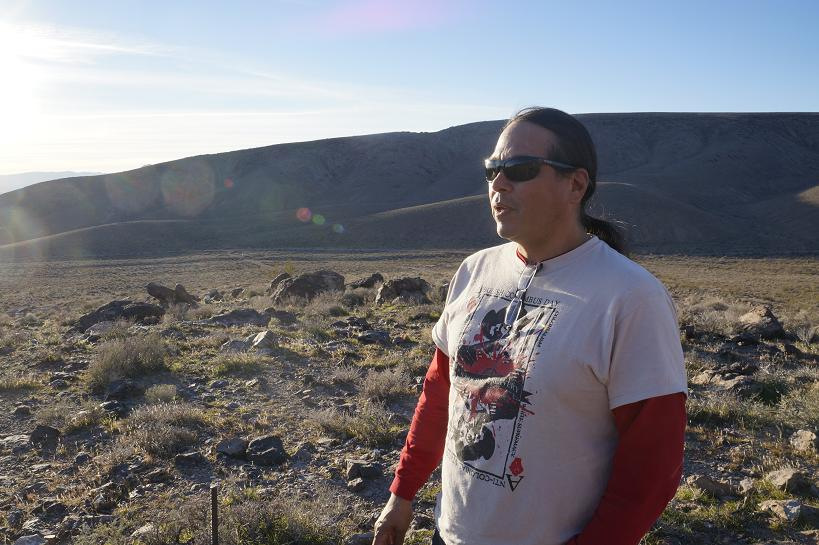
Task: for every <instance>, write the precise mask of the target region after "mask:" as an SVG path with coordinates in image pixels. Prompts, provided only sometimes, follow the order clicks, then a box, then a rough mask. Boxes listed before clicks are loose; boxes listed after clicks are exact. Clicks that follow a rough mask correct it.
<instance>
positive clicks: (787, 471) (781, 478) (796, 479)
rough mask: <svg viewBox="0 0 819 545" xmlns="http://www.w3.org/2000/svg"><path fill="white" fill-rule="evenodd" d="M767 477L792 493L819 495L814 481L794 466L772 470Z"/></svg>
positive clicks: (778, 486) (777, 485)
mask: <svg viewBox="0 0 819 545" xmlns="http://www.w3.org/2000/svg"><path fill="white" fill-rule="evenodd" d="M765 479H766V480H767V481H768V482H770V483H771V484H772V485H774V486H775V487H777V488H781V489H783V490H785V491H787V492H790V493H792V494H800V495H805V496H807V495H814V496H816V495H819V494H817V489H816V486H815V485H814V483H813V482H812V481H811V480H810V479H809V478H808V477H807V476H806V475H805V474H804V473H802V472H801V471H799V470H797V469H794V468H792V467H789V468H784V469H778V470H776V471H771V472H770V473H768V474H766V475H765Z"/></svg>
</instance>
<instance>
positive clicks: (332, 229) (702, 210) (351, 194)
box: [0, 113, 819, 257]
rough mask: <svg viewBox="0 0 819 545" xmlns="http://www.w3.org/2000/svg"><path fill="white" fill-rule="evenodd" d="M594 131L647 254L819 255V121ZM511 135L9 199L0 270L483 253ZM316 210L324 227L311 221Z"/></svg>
mask: <svg viewBox="0 0 819 545" xmlns="http://www.w3.org/2000/svg"><path fill="white" fill-rule="evenodd" d="M579 117H580V119H581V120H582V121H583V122H584V123H585V124H586V125H587V126H588V127H589V130H590V131H591V133H592V135H593V137H594V139H595V141H596V142H597V145H598V152H599V156H600V157H599V159H600V166H601V172H600V176H599V180H600V190H599V194H598V195H597V196H596V198H595V202H594V207H595V210H597V211H598V212H602V213H604V214H605V215H606V216H608V217H611V218H614V219H617V220H619V221H621V222H622V223H623V224H624V225H625V226H628V229H629V236H630V240H631V243H632V249H633V250H634V251H637V252H656V253H697V254H756V255H774V254H778V255H787V254H816V253H818V252H819V240H818V239H817V237H816V236H815V234H814V233H816V232H817V231H819V213H817V212H819V210H817V208H818V207H819V205H818V204H817V200H818V199H817V197H816V194H817V191H819V189H817V188H819V114H816V113H781V114H780V113H770V114H680V113H637V114H584V115H580V116H579ZM501 126H502V122H501V121H487V122H479V123H472V124H468V125H462V126H457V127H452V128H449V129H446V130H443V131H439V132H435V133H388V134H376V135H369V136H359V137H348V138H334V139H328V140H320V141H314V142H302V143H293V144H282V145H276V146H268V147H263V148H255V149H247V150H241V151H233V152H226V153H219V154H214V155H203V156H198V157H190V158H186V159H179V160H176V161H170V162H167V163H161V164H156V165H150V166H146V167H143V168H140V169H136V170H132V171H128V172H122V173H116V174H108V175H100V176H84V177H78V178H70V179H63V180H56V181H50V182H43V183H40V184H36V185H33V186H31V187H28V188H25V189H21V190H17V191H13V192H9V193H6V194H3V195H0V255H3V256H4V257H29V256H34V257H71V256H82V255H87V256H110V255H151V254H159V255H161V254H173V253H179V252H186V251H190V250H194V249H195V250H205V249H219V248H243V247H244V248H274V247H279V248H282V247H304V246H331V247H343V248H356V247H358V248H423V247H449V248H474V247H480V246H483V245H485V244H486V243H491V242H494V241H497V237H496V236H495V235H494V229H493V226H492V222H491V220H490V218H489V213H488V210H487V206H486V203H485V201H484V199H483V198H482V196H483V195H484V194H485V191H486V184H485V182H484V181H483V178H482V173H481V159H482V158H483V157H484V156H486V155H488V154H489V153H491V150H492V148H493V146H494V141H495V139H496V137H497V134H498V132H499V130H500V128H501ZM300 208H308V209H309V210H310V211H311V212H312V214H313V221H308V222H306V223H303V222H302V221H299V219H298V218H297V215H296V212H297V210H298V209H300ZM316 215H319V216H320V218H317V217H316ZM302 219H305V217H303V218H302ZM168 220H175V221H172V222H169V221H168ZM322 220H323V223H322Z"/></svg>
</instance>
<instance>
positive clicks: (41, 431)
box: [30, 424, 60, 450]
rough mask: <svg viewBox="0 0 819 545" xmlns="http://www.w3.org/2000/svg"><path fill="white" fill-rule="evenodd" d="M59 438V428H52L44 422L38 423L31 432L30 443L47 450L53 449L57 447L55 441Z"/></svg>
mask: <svg viewBox="0 0 819 545" xmlns="http://www.w3.org/2000/svg"><path fill="white" fill-rule="evenodd" d="M59 439H60V430H58V429H57V428H52V427H51V426H46V425H44V424H38V425H37V427H35V428H34V431H33V432H31V437H30V440H31V444H32V445H34V446H35V447H37V448H42V449H47V450H54V449H56V448H57V441H59Z"/></svg>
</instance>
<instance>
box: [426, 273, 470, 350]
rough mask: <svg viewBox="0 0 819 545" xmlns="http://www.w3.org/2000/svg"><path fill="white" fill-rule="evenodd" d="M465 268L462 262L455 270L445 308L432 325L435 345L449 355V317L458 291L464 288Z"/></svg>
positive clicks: (447, 293)
mask: <svg viewBox="0 0 819 545" xmlns="http://www.w3.org/2000/svg"><path fill="white" fill-rule="evenodd" d="M464 269H465V266H464V263H461V266H460V267H458V270H457V271H455V274H454V275H453V276H452V280H450V281H449V289H447V292H446V302H445V303H444V308H443V310H441V316H440V318H438V321H437V322H436V323H435V325H434V326H433V327H432V342H434V343H435V346H436V347H437V348H438V349H439V350H441V352H443V353H444V354H446V355H447V356H450V353H449V348H448V342H449V339H448V338H447V330H448V325H449V317H450V314H451V305H452V301H453V299H455V298H456V297H457V294H458V291H459V290H460V289H462V287H461V284H462V283H463V273H464Z"/></svg>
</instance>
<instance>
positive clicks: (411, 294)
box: [375, 277, 431, 305]
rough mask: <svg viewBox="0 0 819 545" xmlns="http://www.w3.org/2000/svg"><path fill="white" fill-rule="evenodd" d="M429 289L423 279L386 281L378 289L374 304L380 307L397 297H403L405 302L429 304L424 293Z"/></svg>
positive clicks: (407, 278)
mask: <svg viewBox="0 0 819 545" xmlns="http://www.w3.org/2000/svg"><path fill="white" fill-rule="evenodd" d="M430 289H431V287H430V285H429V284H428V283H427V281H426V280H424V279H423V278H418V277H415V278H409V277H406V278H396V279H394V280H388V281H386V282H385V283H384V284H382V286H381V287H380V288H379V289H378V294H376V296H375V304H376V305H381V304H384V303H387V302H391V301H393V300H395V298H397V297H404V298H406V299H407V300H412V301H419V302H420V301H423V302H424V303H429V302H430V301H429V299H428V298H427V296H426V293H427V292H428V291H430Z"/></svg>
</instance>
